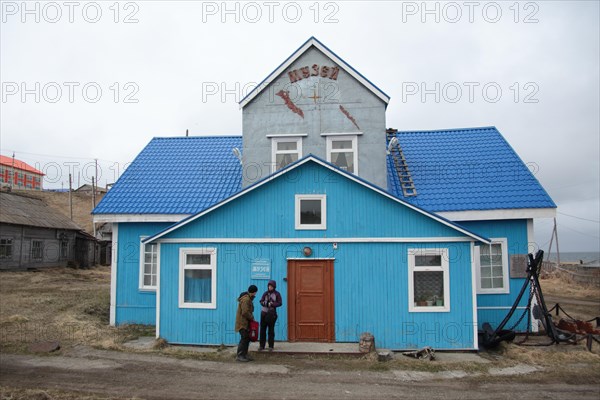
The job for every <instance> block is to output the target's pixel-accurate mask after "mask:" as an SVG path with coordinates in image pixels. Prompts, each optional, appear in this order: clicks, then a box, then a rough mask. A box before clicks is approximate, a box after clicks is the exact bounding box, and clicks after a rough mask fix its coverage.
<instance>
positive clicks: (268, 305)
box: [260, 289, 282, 314]
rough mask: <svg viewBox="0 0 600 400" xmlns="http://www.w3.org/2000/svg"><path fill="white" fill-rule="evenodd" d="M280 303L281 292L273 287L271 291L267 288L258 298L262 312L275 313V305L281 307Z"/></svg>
mask: <svg viewBox="0 0 600 400" xmlns="http://www.w3.org/2000/svg"><path fill="white" fill-rule="evenodd" d="M281 304H282V302H281V294H280V293H279V292H278V291H277V290H275V289H273V291H272V292H269V291H268V290H267V291H266V292H264V293H263V295H262V297H261V298H260V305H261V306H262V312H263V313H274V314H277V307H281Z"/></svg>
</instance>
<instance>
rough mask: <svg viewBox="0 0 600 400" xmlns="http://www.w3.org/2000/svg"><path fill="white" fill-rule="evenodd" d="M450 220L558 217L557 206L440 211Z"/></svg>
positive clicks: (440, 213) (438, 213)
mask: <svg viewBox="0 0 600 400" xmlns="http://www.w3.org/2000/svg"><path fill="white" fill-rule="evenodd" d="M436 214H437V215H439V216H441V217H444V218H446V219H449V220H450V221H486V220H495V219H532V218H552V217H556V208H511V209H506V210H479V211H476V210H474V211H440V212H436Z"/></svg>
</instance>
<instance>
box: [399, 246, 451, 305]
mask: <svg viewBox="0 0 600 400" xmlns="http://www.w3.org/2000/svg"><path fill="white" fill-rule="evenodd" d="M415 256H442V265H441V266H439V267H437V266H432V267H416V266H415ZM428 271H436V272H439V271H441V272H443V273H444V278H443V279H444V305H443V306H417V305H415V296H414V291H415V287H414V277H413V276H414V273H415V272H428ZM408 311H409V312H450V261H449V258H448V249H447V248H436V249H433V248H431V249H408Z"/></svg>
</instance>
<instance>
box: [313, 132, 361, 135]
mask: <svg viewBox="0 0 600 400" xmlns="http://www.w3.org/2000/svg"><path fill="white" fill-rule="evenodd" d="M362 134H363V133H362V132H323V133H321V136H352V135H356V136H360V135H362Z"/></svg>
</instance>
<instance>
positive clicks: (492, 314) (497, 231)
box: [460, 219, 529, 331]
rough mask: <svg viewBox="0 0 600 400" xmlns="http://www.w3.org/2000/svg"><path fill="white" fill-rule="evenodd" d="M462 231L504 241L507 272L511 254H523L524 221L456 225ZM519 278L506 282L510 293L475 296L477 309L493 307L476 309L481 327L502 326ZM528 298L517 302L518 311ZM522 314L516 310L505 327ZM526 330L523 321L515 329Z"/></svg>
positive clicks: (525, 252) (522, 280)
mask: <svg viewBox="0 0 600 400" xmlns="http://www.w3.org/2000/svg"><path fill="white" fill-rule="evenodd" d="M460 224H461V225H462V226H464V227H465V228H467V229H469V230H471V231H473V232H475V233H478V234H480V235H483V236H485V237H488V238H506V239H507V245H508V257H509V260H508V262H509V271H510V256H511V255H513V254H527V252H528V245H529V244H528V242H527V220H525V219H515V220H501V221H468V222H461V223H460ZM523 282H524V279H523V278H510V280H509V285H510V293H507V294H479V295H477V306H478V307H497V308H496V309H488V308H480V309H478V318H477V319H478V321H479V325H480V326H481V324H482V323H484V322H489V323H490V324H492V326H493V327H494V328H495V327H496V326H498V324H500V322H502V320H503V319H504V317H505V316H506V314H507V313H508V311H509V310H508V309H507V307H510V306H512V305H513V303H514V302H515V300H516V297H517V294H518V293H519V290H521V287H522V286H523ZM527 300H528V294H526V295H525V296H523V299H521V301H520V302H519V306H520V307H526V306H527ZM522 313H523V310H521V309H518V310H517V311H516V312H515V316H513V318H512V319H511V321H510V322H509V324H508V325H507V327H510V326H512V325H513V323H514V322H516V321H517V319H518V318H519V317H520V316H521V314H522ZM526 326H527V317H525V318H524V319H523V321H522V322H521V323H520V324H519V325H518V327H517V329H518V330H520V331H524V330H525V328H526Z"/></svg>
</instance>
